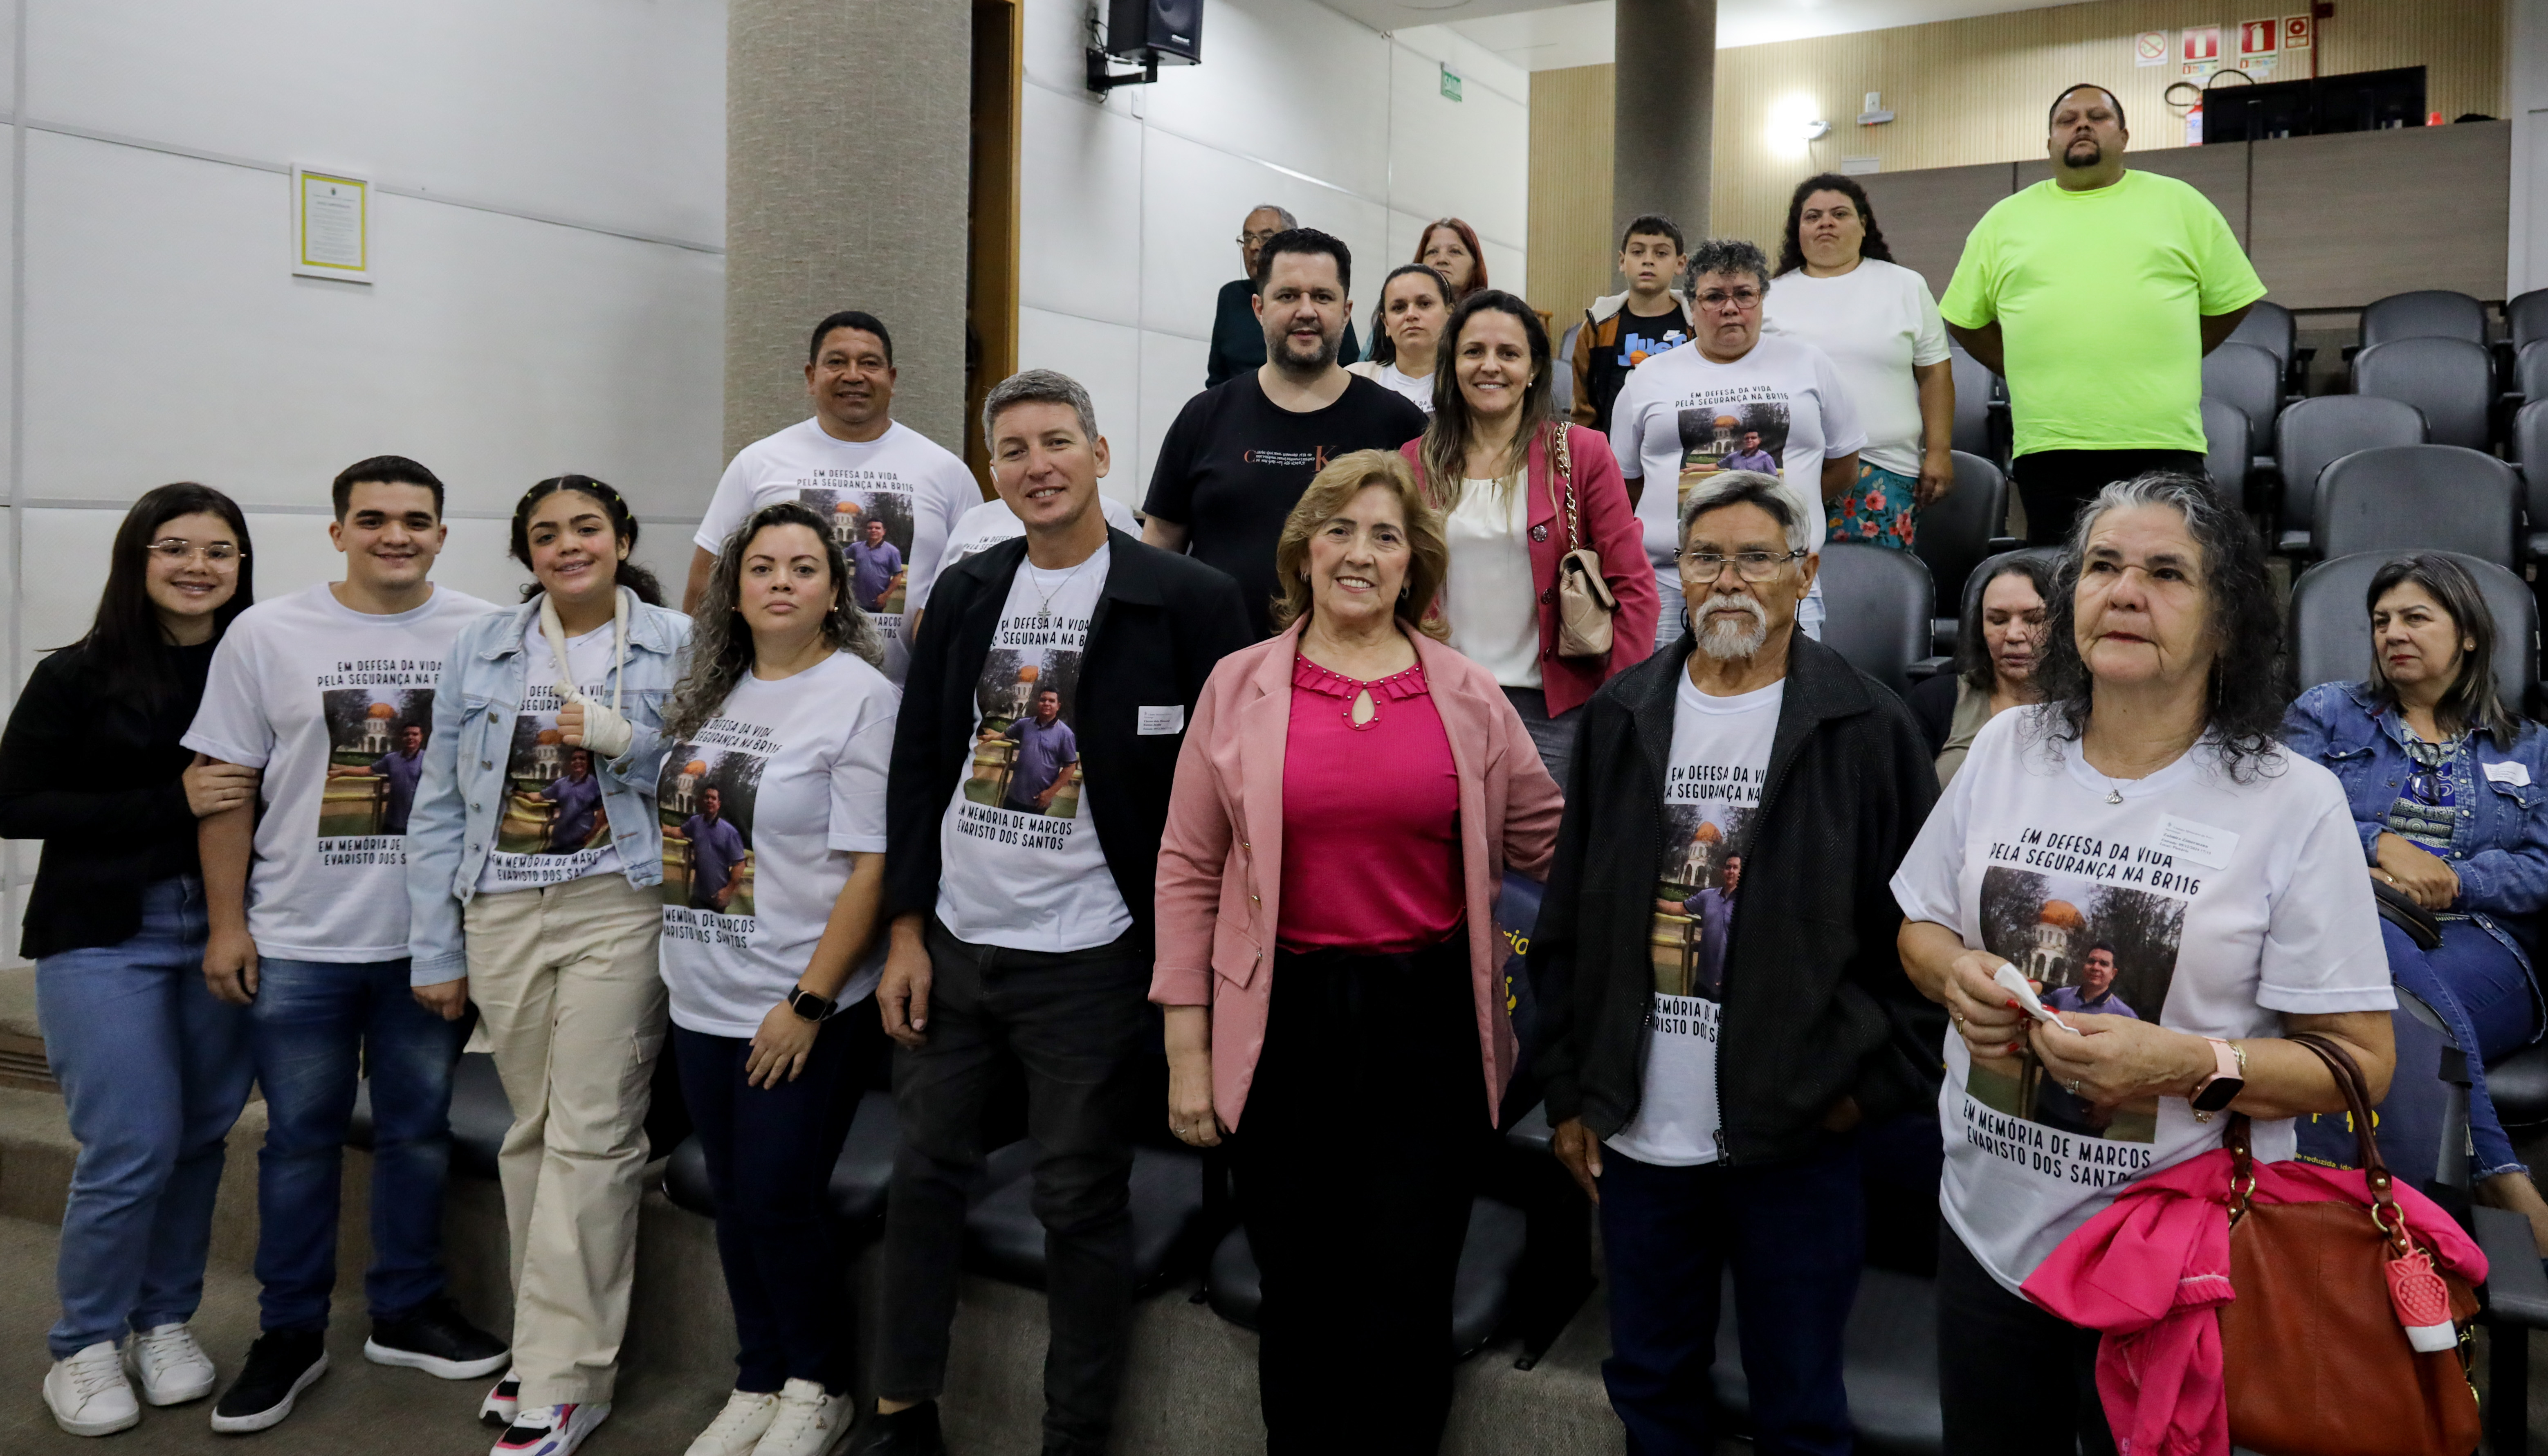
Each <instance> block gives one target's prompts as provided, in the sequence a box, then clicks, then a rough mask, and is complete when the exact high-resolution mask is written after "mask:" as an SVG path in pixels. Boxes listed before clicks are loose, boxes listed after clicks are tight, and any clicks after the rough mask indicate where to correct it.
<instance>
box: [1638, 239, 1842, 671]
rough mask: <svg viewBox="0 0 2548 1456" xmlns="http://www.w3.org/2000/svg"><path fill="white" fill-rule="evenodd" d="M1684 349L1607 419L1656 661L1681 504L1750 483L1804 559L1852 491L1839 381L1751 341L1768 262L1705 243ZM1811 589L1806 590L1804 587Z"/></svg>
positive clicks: (1824, 369) (1660, 358)
mask: <svg viewBox="0 0 2548 1456" xmlns="http://www.w3.org/2000/svg"><path fill="white" fill-rule="evenodd" d="M1689 273H1690V278H1689V312H1690V327H1691V329H1692V330H1693V331H1694V334H1695V336H1694V337H1693V338H1692V339H1691V340H1690V344H1689V346H1688V347H1686V348H1680V349H1672V350H1668V351H1666V352H1664V353H1661V354H1654V355H1650V356H1648V358H1647V359H1646V361H1645V362H1644V363H1642V364H1639V365H1638V366H1637V367H1636V368H1635V369H1634V370H1632V371H1631V372H1630V373H1629V375H1628V382H1627V384H1626V385H1625V386H1624V387H1623V388H1621V389H1620V391H1619V398H1618V400H1617V402H1616V403H1614V404H1613V405H1612V406H1611V407H1610V453H1611V454H1612V455H1615V456H1617V457H1618V460H1619V474H1620V475H1621V476H1623V477H1625V478H1626V481H1627V486H1628V499H1629V500H1633V501H1635V502H1636V506H1637V519H1638V521H1639V522H1641V523H1642V524H1643V525H1644V526H1645V535H1646V559H1647V560H1648V561H1650V562H1652V563H1653V564H1654V568H1655V589H1656V594H1657V595H1659V596H1661V597H1662V598H1663V610H1662V611H1661V612H1660V613H1659V614H1658V616H1657V619H1656V623H1655V647H1656V649H1657V650H1658V651H1660V650H1662V649H1663V648H1664V647H1666V646H1669V645H1670V644H1671V643H1672V641H1673V640H1674V639H1675V638H1677V637H1679V636H1680V635H1681V630H1682V625H1683V623H1682V598H1681V574H1680V573H1679V572H1677V571H1675V570H1674V569H1673V553H1674V552H1675V551H1676V550H1677V549H1678V547H1679V540H1678V538H1677V536H1676V535H1675V531H1674V526H1675V522H1676V521H1677V520H1678V519H1679V517H1680V513H1681V510H1682V507H1683V505H1684V504H1686V503H1687V502H1688V500H1689V499H1690V493H1691V491H1692V490H1694V489H1696V488H1697V487H1699V486H1701V485H1703V484H1705V483H1706V482H1707V481H1709V480H1711V479H1713V478H1714V477H1716V476H1717V475H1719V474H1722V473H1724V472H1727V471H1757V472H1760V473H1762V474H1765V475H1767V476H1769V477H1771V478H1773V479H1774V480H1777V481H1778V482H1779V483H1780V484H1781V485H1782V486H1784V487H1785V489H1786V492H1787V499H1788V500H1789V502H1790V503H1791V504H1792V505H1793V506H1794V509H1795V514H1796V515H1797V516H1798V517H1799V518H1800V519H1801V520H1802V521H1803V523H1804V530H1805V532H1806V538H1805V541H1804V544H1805V545H1806V546H1808V547H1813V546H1819V545H1821V544H1822V539H1823V529H1824V524H1825V519H1826V517H1827V516H1828V515H1829V514H1830V512H1831V508H1832V502H1834V501H1836V500H1839V499H1840V498H1841V497H1842V496H1843V495H1844V494H1846V493H1847V492H1849V491H1850V490H1852V489H1853V488H1855V487H1856V486H1857V484H1858V452H1859V451H1860V450H1861V449H1862V448H1864V447H1865V444H1866V431H1865V429H1863V428H1861V427H1860V425H1859V419H1858V410H1857V408H1856V407H1855V406H1853V405H1852V404H1851V403H1850V399H1849V394H1848V392H1847V391H1846V390H1845V389H1843V388H1842V386H1841V382H1840V372H1839V371H1838V370H1837V369H1835V368H1833V367H1832V361H1831V360H1830V358H1828V357H1827V356H1825V355H1824V353H1823V351H1822V350H1820V349H1818V348H1815V347H1814V346H1813V345H1812V344H1809V343H1806V342H1804V341H1803V340H1801V339H1798V338H1795V337H1793V336H1791V335H1788V334H1779V333H1773V334H1769V335H1766V336H1765V335H1764V334H1763V333H1762V332H1761V303H1762V300H1763V299H1765V298H1767V297H1768V296H1769V292H1770V259H1769V258H1768V256H1767V255H1765V254H1764V253H1763V252H1762V251H1761V249H1760V248H1759V247H1758V246H1756V245H1754V244H1752V243H1749V242H1745V241H1743V240H1742V239H1740V238H1729V237H1711V238H1708V239H1706V240H1705V241H1703V242H1701V243H1699V244H1698V245H1697V246H1696V247H1695V248H1693V249H1691V251H1690V255H1689ZM1808 581H1810V577H1809V578H1808ZM1822 620H1823V599H1822V595H1821V593H1820V592H1810V591H1809V592H1808V593H1807V594H1806V596H1805V597H1804V600H1803V604H1802V608H1801V612H1800V615H1799V623H1800V625H1802V626H1803V628H1804V632H1805V635H1806V636H1808V637H1814V636H1819V635H1820V633H1821V629H1822Z"/></svg>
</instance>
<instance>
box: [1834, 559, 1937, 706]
mask: <svg viewBox="0 0 2548 1456" xmlns="http://www.w3.org/2000/svg"><path fill="white" fill-rule="evenodd" d="M1816 580H1817V581H1819V582H1820V583H1821V584H1822V589H1823V630H1822V641H1823V645H1824V646H1825V647H1828V648H1831V649H1832V650H1833V651H1835V652H1838V653H1839V654H1840V655H1841V656H1842V657H1845V658H1847V659H1849V662H1850V666H1852V667H1854V668H1856V669H1858V670H1859V671H1860V672H1862V673H1865V674H1866V675H1867V676H1868V677H1870V678H1873V679H1874V680H1875V681H1877V682H1878V683H1883V684H1884V685H1885V686H1887V687H1890V688H1892V689H1893V690H1894V691H1896V692H1908V691H1910V690H1911V665H1912V664H1913V663H1916V662H1920V661H1923V660H1924V659H1926V658H1927V657H1928V656H1929V641H1930V634H1931V632H1932V630H1933V628H1932V624H1931V622H1930V618H1931V617H1932V616H1934V615H1935V604H1936V601H1937V593H1936V592H1935V590H1934V589H1933V588H1932V587H1931V585H1930V581H1929V568H1928V566H1927V565H1926V564H1925V563H1923V562H1922V561H1921V560H1920V558H1919V557H1917V556H1915V555H1913V554H1912V553H1910V552H1908V551H1896V550H1894V549H1893V548H1892V547H1890V546H1868V545H1864V544H1861V543H1859V542H1855V541H1826V542H1824V543H1823V548H1822V570H1821V575H1820V576H1819V577H1817V578H1816Z"/></svg>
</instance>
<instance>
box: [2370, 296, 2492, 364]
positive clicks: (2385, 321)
mask: <svg viewBox="0 0 2548 1456" xmlns="http://www.w3.org/2000/svg"><path fill="white" fill-rule="evenodd" d="M2402 338H2455V339H2460V340H2463V341H2465V342H2468V343H2473V344H2480V345H2483V344H2484V343H2485V342H2486V305H2484V304H2481V303H2479V302H2478V301H2477V300H2475V299H2473V298H2471V297H2469V296H2468V295H2467V294H2464V293H2453V292H2451V291H2449V290H2448V289H2440V288H2427V289H2419V290H2417V291H2416V292H2414V293H2393V294H2391V295H2390V296H2389V297H2387V298H2385V299H2381V300H2379V301H2377V302H2375V303H2373V304H2372V305H2371V306H2370V307H2369V308H2366V309H2364V310H2363V311H2362V333H2361V344H2362V347H2363V348H2364V349H2366V350H2368V349H2371V348H2374V347H2376V346H2378V345H2380V344H2384V343H2388V342H2390V341H2391V340H2393V339H2402Z"/></svg>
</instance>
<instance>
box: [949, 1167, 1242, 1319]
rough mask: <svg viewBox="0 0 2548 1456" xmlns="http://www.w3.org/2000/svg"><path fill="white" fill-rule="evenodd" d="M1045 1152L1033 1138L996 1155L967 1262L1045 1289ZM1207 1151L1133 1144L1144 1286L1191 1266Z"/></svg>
mask: <svg viewBox="0 0 2548 1456" xmlns="http://www.w3.org/2000/svg"><path fill="white" fill-rule="evenodd" d="M1038 1152H1039V1149H1038V1148H1037V1147H1036V1145H1035V1143H1033V1142H1032V1141H1019V1142H1013V1143H1010V1144H1009V1145H1008V1146H1006V1147H1003V1148H1000V1149H998V1150H997V1151H995V1152H993V1153H992V1154H991V1156H990V1160H989V1164H988V1166H987V1168H986V1169H985V1175H984V1179H983V1191H982V1194H981V1196H980V1197H979V1198H977V1199H976V1200H974V1202H973V1206H972V1207H971V1208H970V1209H969V1210H967V1211H966V1213H965V1215H964V1251H965V1255H966V1259H967V1262H969V1263H970V1264H971V1265H972V1266H973V1267H974V1268H975V1269H976V1270H978V1271H979V1272H981V1273H984V1274H988V1275H991V1276H992V1277H994V1278H998V1279H1004V1280H1007V1281H1008V1282H1009V1283H1011V1284H1022V1285H1025V1286H1026V1287H1027V1288H1029V1289H1042V1288H1044V1287H1045V1247H1044V1223H1043V1221H1042V1220H1040V1219H1038V1218H1037V1217H1036V1212H1035V1160H1036V1157H1037V1155H1038ZM1203 1165H1204V1159H1203V1154H1202V1153H1200V1152H1197V1151H1196V1150H1195V1149H1193V1148H1190V1147H1184V1146H1179V1147H1153V1146H1149V1145H1146V1144H1142V1145H1137V1146H1135V1147H1134V1149H1133V1182H1132V1209H1133V1272H1134V1277H1135V1278H1136V1279H1137V1280H1138V1281H1139V1284H1140V1287H1141V1288H1142V1289H1144V1290H1148V1289H1154V1288H1157V1287H1158V1286H1159V1285H1161V1284H1163V1283H1165V1282H1167V1281H1168V1280H1170V1279H1173V1278H1175V1277H1176V1276H1178V1275H1179V1274H1181V1273H1183V1272H1184V1271H1185V1269H1186V1268H1187V1267H1188V1266H1189V1264H1190V1261H1189V1260H1188V1259H1187V1258H1186V1257H1185V1255H1186V1254H1187V1253H1188V1252H1189V1248H1188V1245H1189V1244H1191V1242H1192V1241H1193V1240H1192V1237H1191V1235H1192V1234H1193V1232H1194V1230H1195V1229H1196V1227H1197V1224H1198V1222H1199V1221H1200V1219H1201V1217H1202V1215H1203V1205H1204V1197H1203ZM1194 1252H1200V1251H1199V1250H1195V1251H1194Z"/></svg>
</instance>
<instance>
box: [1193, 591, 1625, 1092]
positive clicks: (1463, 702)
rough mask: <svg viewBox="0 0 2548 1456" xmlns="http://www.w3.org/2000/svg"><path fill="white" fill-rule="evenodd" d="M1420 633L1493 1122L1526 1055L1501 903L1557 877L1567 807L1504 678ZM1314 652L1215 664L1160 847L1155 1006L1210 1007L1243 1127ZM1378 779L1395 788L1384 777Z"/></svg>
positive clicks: (1266, 645)
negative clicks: (1552, 862)
mask: <svg viewBox="0 0 2548 1456" xmlns="http://www.w3.org/2000/svg"><path fill="white" fill-rule="evenodd" d="M1640 560H1642V558H1640ZM1410 637H1411V638H1412V640H1413V641H1414V643H1415V656H1416V660H1417V661H1418V662H1419V663H1421V664H1422V665H1423V668H1424V679H1425V683H1426V684H1427V687H1428V689H1429V690H1430V691H1431V693H1432V696H1433V706H1434V709H1435V711H1437V712H1438V713H1440V714H1441V718H1442V729H1443V733H1444V735H1445V736H1446V737H1448V738H1449V739H1450V741H1451V763H1452V767H1453V768H1454V769H1455V770H1456V771H1457V773H1458V774H1459V780H1460V875H1461V887H1462V892H1463V898H1464V899H1465V900H1466V902H1467V913H1468V927H1467V934H1468V939H1469V969H1470V980H1471V990H1472V991H1473V992H1474V998H1475V1002H1476V1011H1477V1022H1478V1047H1479V1050H1480V1051H1481V1053H1483V1056H1482V1059H1483V1060H1484V1062H1485V1065H1486V1083H1485V1086H1484V1088H1483V1091H1484V1094H1485V1098H1486V1100H1485V1102H1484V1104H1483V1108H1484V1111H1485V1113H1486V1117H1487V1120H1488V1122H1489V1123H1491V1124H1492V1123H1493V1122H1494V1121H1495V1117H1496V1111H1497V1107H1498V1105H1499V1104H1500V1103H1501V1100H1502V1097H1503V1090H1504V1084H1505V1083H1506V1082H1507V1081H1509V1080H1511V1077H1512V1069H1513V1058H1514V1054H1515V1050H1516V1048H1515V1046H1514V1043H1513V1034H1512V1023H1511V1021H1510V1020H1509V1019H1508V1018H1507V1017H1506V1015H1505V1012H1504V995H1503V981H1502V969H1503V962H1504V958H1505V956H1507V955H1509V954H1510V951H1509V948H1508V947H1507V946H1506V945H1505V943H1504V938H1503V936H1502V935H1501V934H1500V933H1499V932H1498V931H1497V929H1496V916H1495V906H1496V896H1497V893H1498V891H1499V889H1500V888H1501V885H1502V883H1503V873H1504V870H1505V869H1506V868H1507V867H1509V868H1511V869H1514V870H1517V871H1519V872H1520V873H1523V874H1526V875H1530V876H1533V877H1538V876H1542V875H1545V874H1546V873H1547V872H1548V861H1549V857H1550V854H1551V852H1552V851H1553V849H1554V847H1555V845H1556V842H1557V820H1558V815H1559V813H1560V811H1561V809H1562V808H1563V804H1562V803H1561V801H1560V799H1559V797H1558V790H1557V784H1556V781H1555V780H1553V779H1551V778H1550V777H1549V776H1548V771H1547V770H1546V769H1544V768H1542V767H1541V766H1540V762H1539V753H1538V750H1536V749H1534V748H1532V747H1531V742H1530V735H1529V734H1528V733H1527V732H1525V731H1524V730H1523V728H1522V724H1521V718H1520V716H1519V715H1518V714H1516V713H1514V712H1513V709H1512V704H1511V703H1509V702H1507V701H1505V700H1504V695H1503V689H1502V688H1501V687H1499V686H1497V685H1496V681H1495V679H1494V678H1493V677H1491V676H1489V675H1488V673H1487V671H1486V670H1485V669H1483V668H1481V667H1479V666H1478V665H1477V664H1475V663H1473V662H1471V661H1469V660H1468V659H1467V658H1464V657H1462V656H1460V655H1459V654H1458V653H1456V652H1453V651H1452V650H1451V649H1450V648H1448V647H1445V646H1443V645H1442V644H1441V643H1439V642H1436V641H1434V640H1433V639H1431V638H1429V637H1423V636H1416V635H1414V634H1412V633H1410ZM1300 647H1301V628H1300V626H1299V625H1297V624H1296V625H1294V626H1293V627H1292V628H1290V629H1289V630H1287V631H1284V632H1282V633H1279V634H1277V635H1276V636H1275V637H1274V638H1273V639H1272V640H1270V641H1267V642H1263V643H1260V644H1258V645H1256V646H1254V647H1250V648H1247V649H1246V650H1244V651H1241V652H1234V653H1231V654H1230V655H1229V656H1228V657H1226V658H1224V659H1222V661H1221V666H1219V667H1217V668H1215V669H1213V673H1212V680H1211V681H1210V682H1208V683H1205V684H1204V689H1203V696H1202V698H1201V699H1200V700H1198V701H1197V703H1196V704H1195V715H1194V721H1193V723H1191V724H1190V725H1188V727H1187V729H1186V742H1185V748H1184V750H1183V752H1181V753H1180V754H1179V755H1178V757H1177V781H1176V786H1175V788H1174V789H1173V790H1172V791H1171V792H1170V794H1169V798H1168V830H1167V837H1166V838H1165V840H1163V841H1162V842H1161V844H1160V846H1159V879H1158V885H1159V889H1158V895H1159V900H1158V953H1157V960H1156V968H1155V969H1154V970H1153V971H1152V972H1151V977H1150V999H1151V1000H1153V1001H1156V1002H1158V1003H1159V1004H1160V1005H1162V1006H1204V1007H1209V1008H1211V1012H1212V1100H1213V1109H1214V1111H1215V1112H1217V1113H1219V1114H1220V1117H1221V1121H1222V1122H1223V1124H1224V1125H1226V1126H1228V1127H1230V1128H1236V1127H1237V1126H1238V1117H1239V1112H1240V1109H1241V1108H1242V1107H1244V1106H1245V1104H1246V1101H1247V1088H1248V1084H1249V1083H1250V1082H1251V1081H1252V1080H1253V1079H1254V1077H1255V1075H1256V1056H1257V1053H1258V1052H1259V1051H1261V1050H1262V1049H1263V1048H1264V1046H1265V1019H1266V1012H1267V1010H1268V1008H1269V1007H1270V1005H1271V1004H1272V997H1273V980H1274V974H1273V970H1274V967H1273V960H1274V931H1275V927H1276V926H1277V925H1279V924H1280V923H1281V920H1282V914H1283V905H1282V894H1283V756H1284V752H1285V747H1286V744H1287V741H1288V739H1289V735H1290V730H1291V710H1292V660H1293V658H1294V657H1295V656H1296V655H1297V654H1298V653H1299V651H1300ZM1371 788H1372V792H1374V793H1387V792H1389V785H1388V784H1387V783H1383V782H1375V783H1373V784H1372V786H1371Z"/></svg>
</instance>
